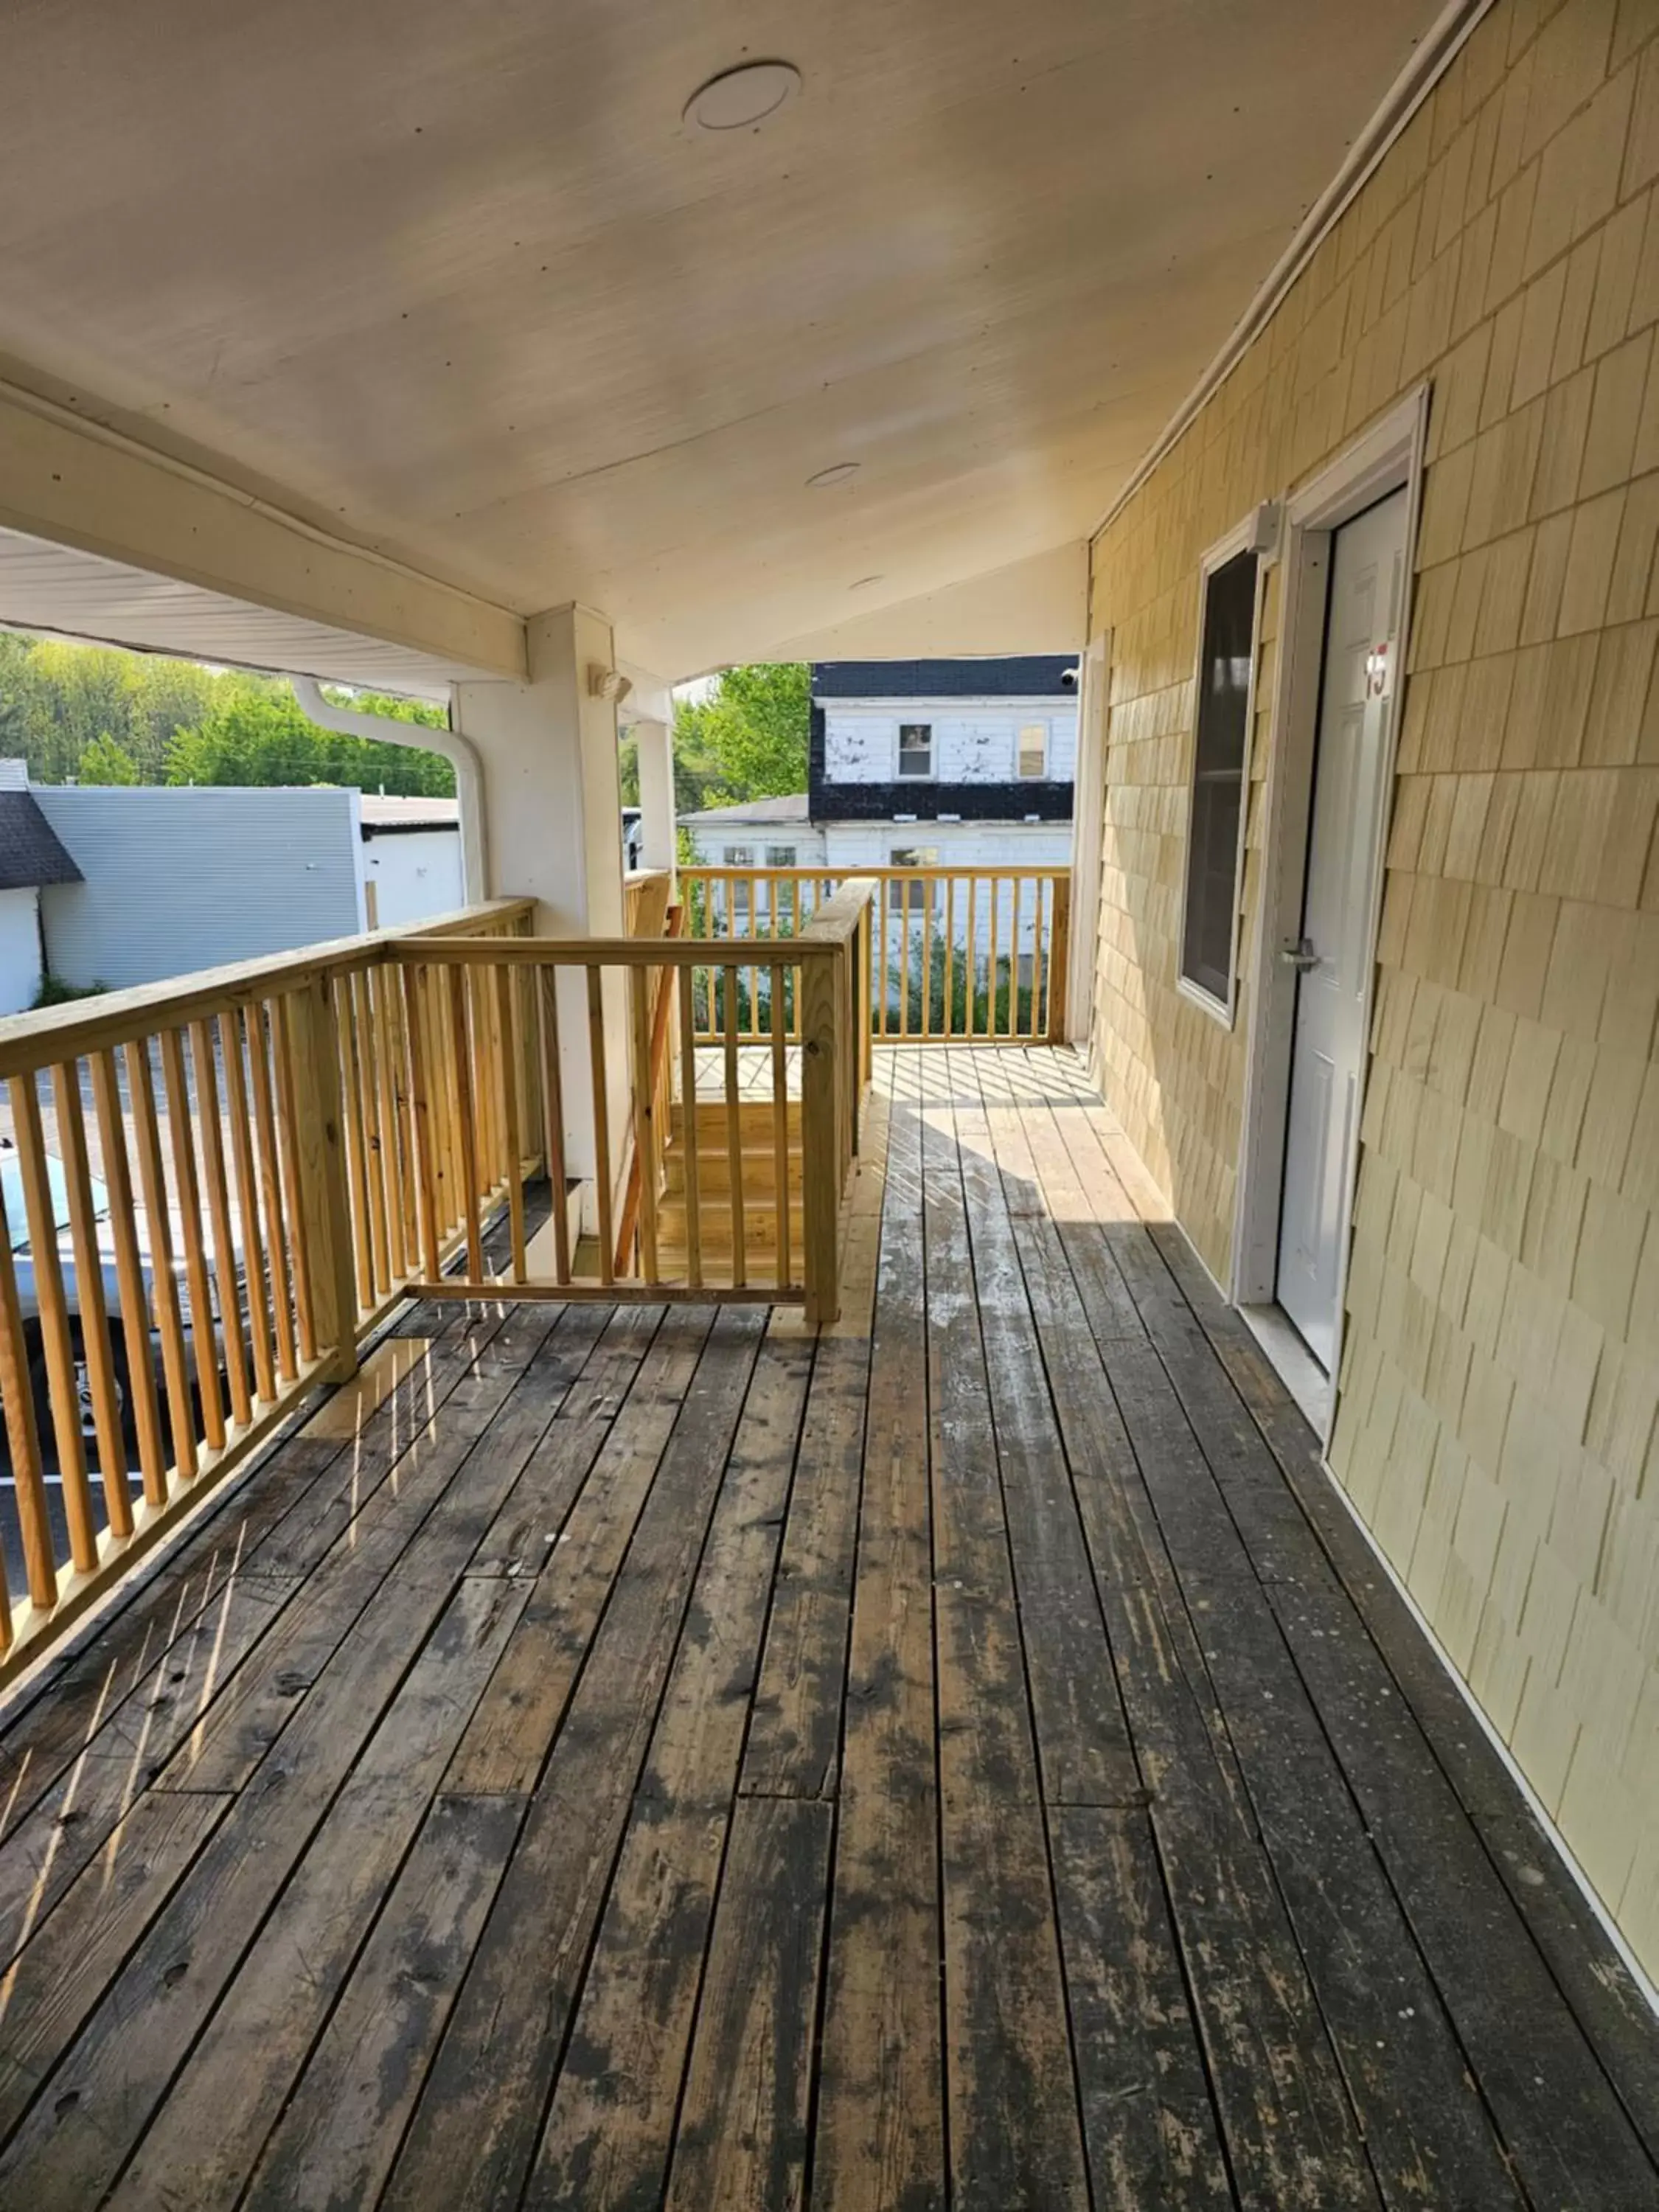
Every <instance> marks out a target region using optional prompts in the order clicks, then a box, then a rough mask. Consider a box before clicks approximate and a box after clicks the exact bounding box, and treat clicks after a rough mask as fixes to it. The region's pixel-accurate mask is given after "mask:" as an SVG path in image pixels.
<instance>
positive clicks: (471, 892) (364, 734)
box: [293, 676, 490, 906]
mask: <svg viewBox="0 0 1659 2212" xmlns="http://www.w3.org/2000/svg"><path fill="white" fill-rule="evenodd" d="M293 680H294V696H295V698H296V699H297V700H298V701H299V702H300V708H301V713H303V714H305V715H306V716H307V718H308V719H309V720H312V721H313V722H315V723H317V724H319V726H320V727H322V728H323V729H325V730H334V731H337V732H338V733H339V735H340V736H341V737H343V738H369V739H371V740H372V741H373V742H374V744H382V745H409V746H411V747H412V748H413V749H414V750H416V751H417V752H427V753H441V754H442V756H443V757H444V758H445V759H446V760H447V761H448V762H450V763H452V764H453V768H454V770H455V790H456V794H457V796H458V798H459V800H460V807H461V895H462V897H463V899H464V900H465V903H466V904H467V905H468V906H482V905H483V903H484V902H485V901H486V900H487V899H488V898H489V896H490V890H489V847H488V845H487V843H486V842H485V837H484V768H483V756H482V755H481V754H480V752H479V750H478V748H477V745H475V744H473V742H472V740H471V738H469V737H468V736H467V735H466V733H465V731H463V730H456V729H446V730H433V729H428V727H427V726H426V725H425V724H424V723H423V722H398V721H394V720H392V717H391V716H390V715H389V714H360V713H359V712H358V711H357V710H356V708H352V707H336V706H334V705H332V704H331V702H330V701H328V700H326V699H325V698H324V696H323V689H322V686H321V684H319V683H318V681H317V679H316V678H315V677H314V676H296V677H295V678H294V679H293Z"/></svg>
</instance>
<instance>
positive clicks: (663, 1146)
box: [0, 882, 876, 1681]
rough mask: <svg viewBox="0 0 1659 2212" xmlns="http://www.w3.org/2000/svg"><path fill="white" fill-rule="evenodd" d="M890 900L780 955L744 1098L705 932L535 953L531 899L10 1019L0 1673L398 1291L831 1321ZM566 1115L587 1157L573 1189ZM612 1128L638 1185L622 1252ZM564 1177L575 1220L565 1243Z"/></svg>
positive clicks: (838, 911) (150, 1535)
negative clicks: (788, 1012)
mask: <svg viewBox="0 0 1659 2212" xmlns="http://www.w3.org/2000/svg"><path fill="white" fill-rule="evenodd" d="M875 890H876V886H875V885H874V884H872V883H869V882H866V883H864V884H848V885H847V886H845V887H844V888H843V890H842V893H841V894H840V895H839V896H837V897H836V898H835V899H833V900H830V901H828V902H825V903H824V905H823V908H821V910H820V912H819V914H818V915H817V918H816V919H815V921H813V922H812V924H811V927H808V928H807V929H805V931H804V932H803V933H802V934H801V935H800V936H799V937H798V938H796V939H793V940H792V941H791V942H789V943H788V944H787V945H778V946H777V947H776V948H775V951H772V950H769V954H768V957H767V961H766V963H765V964H766V972H767V977H768V1003H769V1006H771V1008H772V1009H773V1010H774V1018H773V1022H772V1026H771V1029H770V1031H769V1036H768V1038H767V1040H766V1042H767V1052H766V1054H765V1055H764V1064H765V1068H766V1073H767V1076H768V1081H767V1082H766V1084H765V1085H763V1086H762V1087H761V1089H760V1090H759V1091H757V1092H756V1093H755V1094H754V1095H748V1096H746V1095H745V1086H746V1085H749V1084H750V1081H751V1079H752V1077H753V1073H754V1066H753V1063H754V1061H755V1058H756V1055H755V1054H753V1053H752V1052H748V1053H744V1051H743V1050H742V1046H743V1044H744V1042H753V1040H752V1038H750V1039H746V1040H745V1039H741V1038H740V1037H739V1036H738V1030H737V1028H736V1025H735V1018H736V1012H737V1008H738V990H737V983H736V963H733V962H732V961H731V960H730V958H729V957H728V947H727V946H726V945H725V944H723V943H721V944H711V943H708V942H699V941H696V940H690V939H678V938H675V939H670V938H665V937H660V936H659V937H649V936H647V937H641V938H637V939H635V938H623V939H615V940H603V939H582V940H576V941H573V940H552V939H535V938H531V937H529V936H528V935H526V931H527V930H528V928H529V927H530V923H531V918H532V906H531V904H530V902H528V901H524V900H501V901H497V902H494V903H493V904H492V905H490V906H489V907H486V908H471V909H469V910H467V911H466V912H465V913H463V914H460V915H452V916H449V917H447V918H444V919H443V920H441V921H438V922H435V923H432V924H428V925H427V926H426V927H424V928H422V929H419V930H413V931H401V932H380V933H372V934H370V935H368V936H363V937H357V938H350V939H341V940H339V941H337V942H336V943H333V944H330V945H313V946H309V947H307V948H306V949H305V950H304V951H301V952H297V953H294V954H289V955H283V956H281V957H276V958H274V959H269V960H263V961H254V962H250V963H243V964H241V965H239V966H236V967H233V968H225V969H215V970H211V971H209V972H206V973H204V974H199V975H189V976H185V977H182V978H179V979H178V980H176V981H171V982H168V983H165V984H158V985H153V986H146V987H143V988H140V989H137V990H130V991H124V992H118V993H115V994H110V995H107V996H106V997H102V998H100V999H98V1000H91V1001H84V1002H81V1003H77V1004H76V1005H73V1006H65V1007H62V1008H58V1009H56V1010H54V1011H52V1012H46V1013H41V1014H37V1015H27V1016H19V1017H15V1018H11V1019H9V1020H0V1085H3V1092H4V1106H5V1113H4V1115H3V1116H0V1137H3V1138H4V1139H5V1145H6V1148H5V1149H4V1150H3V1151H0V1164H3V1169H4V1175H3V1181H0V1403H3V1415H4V1427H5V1438H6V1457H7V1462H8V1464H7V1468H6V1470H5V1472H6V1473H7V1474H9V1484H0V1537H3V1538H4V1539H5V1541H4V1543H3V1544H0V1681H3V1680H5V1679H7V1678H8V1677H9V1675H11V1674H14V1673H15V1671H16V1670H17V1669H18V1668H20V1667H21V1666H22V1665H25V1664H27V1663H29V1662H32V1660H33V1658H34V1657H35V1656H38V1654H39V1653H40V1651H41V1650H44V1649H46V1647H47V1646H48V1644H50V1643H51V1642H52V1641H53V1640H54V1639H55V1638H57V1637H58V1636H59V1635H61V1634H62V1633H64V1632H65V1631H66V1630H67V1629H68V1628H69V1626H70V1625H71V1623H72V1622H73V1621H74V1620H75V1619H76V1617H77V1616H78V1614H79V1613H81V1612H82V1610H83V1609H84V1607H85V1606H86V1605H87V1604H88V1603H89V1602H90V1601H92V1600H93V1599H94V1598H95V1597H96V1596H97V1595H99V1594H100V1592H101V1591H102V1590H104V1589H106V1588H107V1587H108V1586H109V1584H110V1583H111V1582H112V1580H113V1579H114V1578H115V1577H117V1576H118V1575H119V1574H120V1573H122V1572H123V1571H125V1568H126V1567H127V1566H128V1565H130V1564H131V1562H132V1561H133V1560H135V1559H137V1557H138V1556H139V1555H140V1554H141V1553H143V1552H144V1551H146V1550H148V1549H149V1547H152V1546H153V1545H155V1544H156V1543H157V1542H158V1541H161V1540H163V1539H164V1538H165V1536H166V1534H167V1532H168V1530H169V1529H170V1528H172V1527H173V1525H174V1524H175V1523H176V1522H178V1520H179V1518H180V1517H181V1516H183V1515H184V1514H185V1512H186V1511H188V1510H190V1508H191V1505H192V1504H193V1503H194V1501H195V1500H196V1499H197V1498H199V1497H200V1496H201V1495H202V1494H203V1492H204V1490H205V1489H206V1488H207V1487H208V1486H210V1484H212V1483H213V1482H214V1481H215V1480H217V1479H218V1478H220V1477H222V1476H223V1475H224V1474H227V1473H228V1471H229V1470H230V1469H231V1468H234V1466H235V1465H236V1464H237V1463H238V1462H240V1461H241V1460H243V1459H245V1458H246V1455H248V1453H249V1452H250V1451H251V1450H252V1449H254V1448H255V1447H256V1446H257V1445H258V1443H260V1442H261V1441H262V1440H263V1439H264V1438H265V1437H268V1436H269V1435H270V1432H271V1431H272V1429H273V1428H274V1427H275V1426H276V1424H278V1423H279V1422H280V1421H282V1420H283V1419H285V1418H286V1417H287V1416H288V1414H289V1412H290V1411H291V1410H292V1408H293V1407H294V1406H295V1402H296V1401H297V1400H298V1398H299V1396H300V1395H301V1393H302V1392H304V1391H305V1390H306V1389H307V1388H308V1387H310V1386H311V1385H313V1383H319V1382H324V1381H332V1380H341V1379H344V1378H345V1377H347V1376H349V1375H350V1374H352V1373H353V1372H354V1371H355V1369H356V1357H357V1346H358V1344H359V1343H360V1341H361V1340H362V1336H363V1334H365V1332H366V1331H367V1330H368V1329H369V1328H372V1327H374V1325H375V1323H376V1322H378V1321H379V1320H380V1318H381V1316H384V1315H385V1314H386V1312H387V1311H388V1310H389V1309H390V1307H391V1306H392V1304H394V1303H395V1302H396V1301H397V1300H398V1299H399V1298H401V1297H405V1296H408V1295H410V1294H415V1293H418V1294H422V1295H430V1296H434V1297H469V1296H470V1297H478V1296H480V1295H488V1296H490V1297H501V1296H507V1297H557V1298H584V1297H602V1298H605V1299H607V1300H613V1301H620V1300H623V1299H629V1298H632V1299H647V1298H648V1299H651V1300H657V1299H674V1298H688V1299H690V1298H699V1299H701V1298H708V1299H714V1300H721V1299H730V1298H744V1299H751V1300H756V1301H763V1302H767V1303H772V1302H799V1303H802V1304H804V1305H805V1308H806V1310H807V1314H808V1316H809V1318H811V1319H815V1320H827V1319H830V1318H833V1317H834V1316H835V1314H836V1311H837V1308H838V1297H839V1287H838V1286H839V1266H840V1236H841V1227H840V1215H841V1207H842V1194H843V1192H844V1190H845V1188H846V1184H847V1180H848V1173H849V1170H850V1167H851V1164H852V1161H853V1158H854V1152H855V1151H856V1147H857V1143H858V1120H859V1104H860V1098H861V1096H862V1090H863V1085H864V1084H865V1082H866V1080H867V1076H868V1028H869V1024H868V1009H867V976H868V973H869V937H870V930H871V924H872V899H873V897H874V894H875ZM653 898H654V895H653ZM654 910H655V911H657V912H658V913H660V909H659V908H655V909H654ZM635 918H636V919H637V920H639V921H641V926H642V927H645V926H647V925H648V921H649V913H648V912H647V909H646V908H640V909H637V910H636V915H635ZM659 926H660V923H659ZM700 972H701V973H703V974H712V975H714V977H715V978H716V979H717V983H716V987H717V989H718V991H719V993H720V995H721V1003H722V1005H723V1006H725V1007H726V1009H727V1012H728V1016H729V1018H728V1021H727V1024H726V1030H725V1032H724V1034H723V1036H722V1038H721V1041H720V1052H719V1054H711V1053H709V1052H708V1050H707V1049H706V1048H705V1049H704V1050H702V1052H701V1053H700V1051H699V1047H698V1039H697V1035H696V1022H695V1019H694V1011H693V993H694V984H695V979H696V975H698V974H699V973H700ZM665 1007H666V1009H667V1012H666V1015H665V1012H664V1009H665ZM786 1008H793V1009H794V1010H795V1011H796V1012H797V1015H798V1019H797V1021H796V1024H795V1026H796V1030H797V1032H798V1043H797V1044H795V1045H792V1043H791V1042H790V1040H789V1038H788V1037H787V1036H786V1034H785V1030H784V1024H783V1017H784V1012H785V1009H786ZM621 1038H625V1039H626V1040H627V1046H626V1048H625V1049H622V1050H618V1049H617V1042H616V1041H617V1039H621ZM665 1038H666V1039H667V1040H668V1041H669V1042H668V1047H667V1049H666V1051H665V1049H664V1044H663V1040H664V1039H665ZM793 1060H798V1061H799V1096H798V1097H797V1096H795V1095H793V1088H792V1081H791V1074H792V1062H793ZM710 1063H713V1064H714V1079H712V1081H711V1068H710ZM576 1099H580V1102H581V1105H582V1107H583V1109H584V1110H583V1111H581V1112H580V1113H578V1114H576V1115H574V1116H571V1117H569V1120H570V1125H571V1127H582V1128H583V1129H584V1131H585V1132H587V1133H589V1134H591V1138H592V1145H593V1156H592V1158H584V1159H583V1160H582V1161H581V1162H580V1163H577V1164H576V1165H577V1169H578V1173H577V1174H576V1175H574V1176H573V1175H572V1174H571V1173H570V1171H569V1170H570V1167H571V1164H572V1162H571V1150H572V1138H571V1128H570V1127H567V1120H568V1116H567V1102H568V1101H574V1100H576ZM757 1109H758V1110H757ZM590 1113H591V1131H589V1129H588V1124H589V1121H590ZM5 1121H9V1132H8V1131H6V1129H5V1128H4V1126H3V1124H4V1122H5ZM757 1122H758V1123H759V1124H760V1125H761V1127H760V1130H759V1132H758V1135H757ZM625 1127H626V1128H628V1129H629V1131H630V1132H631V1136H632V1140H633V1152H634V1156H635V1158H636V1159H637V1161H638V1162H639V1163H640V1164H641V1165H640V1173H639V1176H638V1179H637V1196H636V1200H635V1213H636V1225H635V1229H634V1231H633V1233H632V1236H631V1237H630V1238H629V1239H624V1240H621V1249H618V1237H617V1230H618V1226H619V1223H618V1220H617V1206H616V1199H617V1194H618V1179H617V1169H618V1168H619V1167H620V1166H621V1165H622V1164H623V1154H624V1150H625V1148H624V1147H623V1146H622V1145H621V1144H620V1143H619V1142H617V1141H615V1139H617V1138H619V1137H620V1136H621V1133H622V1132H623V1129H624V1128H625ZM676 1139H678V1150H676ZM671 1173H677V1174H679V1175H681V1176H683V1177H684V1184H683V1187H682V1188H681V1189H680V1190H679V1191H678V1193H677V1192H676V1191H675V1190H674V1188H672V1185H671ZM543 1176H545V1178H546V1182H547V1184H548V1186H549V1188H548V1208H547V1212H548V1218H547V1221H546V1224H545V1225H544V1228H543V1229H542V1230H541V1231H538V1232H534V1233H532V1228H531V1222H530V1211H531V1207H530V1199H531V1194H532V1190H535V1191H536V1192H537V1194H538V1196H539V1186H538V1178H540V1177H543ZM700 1177H701V1178H702V1179H703V1180H704V1181H706V1182H707V1183H708V1185H709V1187H710V1188H709V1189H708V1190H707V1191H703V1192H700V1190H699V1180H700ZM584 1178H586V1182H587V1188H588V1189H589V1192H590V1196H591V1210H592V1214H593V1216H594V1218H593V1220H592V1223H591V1225H590V1224H587V1223H582V1224H575V1225H573V1223H572V1221H571V1219H570V1213H569V1208H568V1204H567V1195H568V1191H569V1190H570V1189H571V1188H572V1187H573V1186H574V1184H575V1183H577V1182H580V1181H582V1180H583V1179H584ZM797 1186H799V1191H800V1212H799V1224H797V1220H796V1217H795V1210H794V1206H793V1193H794V1190H795V1188H797ZM625 1195H626V1194H625V1188H624V1190H623V1197H624V1199H625ZM676 1207H678V1220H679V1222H680V1225H681V1230H682V1234H681V1236H680V1239H679V1243H678V1245H676V1244H675V1243H674V1242H673V1238H672V1237H671V1222H672V1219H673V1218H674V1217H675V1209H676ZM722 1224H724V1226H722ZM716 1248H718V1249H716ZM492 1255H499V1256H492ZM8 1555H9V1556H10V1557H11V1559H12V1560H13V1563H14V1566H15V1570H16V1571H14V1572H11V1573H8V1572H7V1571H6V1568H5V1559H6V1557H7V1556H8Z"/></svg>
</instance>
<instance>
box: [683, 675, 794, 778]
mask: <svg viewBox="0 0 1659 2212" xmlns="http://www.w3.org/2000/svg"><path fill="white" fill-rule="evenodd" d="M811 706H812V692H811V671H810V670H809V669H808V667H807V665H806V663H805V661H756V662H752V663H750V664H747V665H742V666H739V667H736V668H728V669H727V670H726V672H725V673H724V675H722V676H721V677H720V678H719V679H718V680H717V682H716V684H715V685H714V690H712V691H711V692H710V693H709V696H708V698H706V699H702V700H689V699H676V701H675V702H674V803H675V805H676V806H677V807H678V810H679V811H680V812H681V813H683V814H688V813H691V812H694V811H696V810H698V809H700V808H702V807H705V806H728V805H735V804H736V803H737V802H738V800H740V799H778V798H781V797H784V796H785V795H787V793H790V792H796V791H805V788H806V745H807V733H808V730H809V727H810V726H811Z"/></svg>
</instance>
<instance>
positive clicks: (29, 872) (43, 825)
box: [0, 791, 84, 891]
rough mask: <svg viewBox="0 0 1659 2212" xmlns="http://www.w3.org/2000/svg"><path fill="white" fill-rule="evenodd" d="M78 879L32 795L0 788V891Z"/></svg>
mask: <svg viewBox="0 0 1659 2212" xmlns="http://www.w3.org/2000/svg"><path fill="white" fill-rule="evenodd" d="M82 881H84V878H83V877H82V873H81V871H80V870H79V868H77V867H76V865H75V863H74V861H73V860H71V859H70V856H69V854H68V853H67V852H65V850H64V847H63V845H62V844H61V843H60V842H59V840H58V832H57V831H56V830H55V829H53V828H52V824H51V823H50V822H48V821H47V819H46V816H45V815H44V814H43V813H42V812H41V811H40V805H39V802H38V801H37V800H36V799H35V797H34V794H33V793H32V792H27V791H0V890H6V891H16V890H25V889H26V888H28V887H30V886H34V885H39V884H78V883H81V882H82Z"/></svg>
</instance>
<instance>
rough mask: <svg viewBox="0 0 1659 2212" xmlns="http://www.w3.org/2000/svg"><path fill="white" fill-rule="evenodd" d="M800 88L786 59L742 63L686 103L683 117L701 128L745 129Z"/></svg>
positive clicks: (797, 76)
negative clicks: (781, 60) (782, 60)
mask: <svg viewBox="0 0 1659 2212" xmlns="http://www.w3.org/2000/svg"><path fill="white" fill-rule="evenodd" d="M799 90H800V71H799V70H798V69H796V68H794V67H793V65H792V64H790V63H788V62H744V63H742V64H739V66H738V68H736V69H729V70H721V72H720V75H719V76H711V77H710V78H709V80H708V83H707V84H705V85H703V86H702V87H701V88H699V89H698V90H697V91H696V92H694V93H693V94H692V95H691V97H690V100H687V102H686V103H685V120H686V121H687V122H688V123H695V124H696V125H697V127H698V128H699V129H700V130H702V131H746V130H748V129H750V127H751V126H752V125H755V124H757V123H763V122H764V121H765V120H766V118H767V117H768V116H769V115H775V114H776V113H777V112H778V110H779V108H781V106H783V104H784V102H785V101H786V100H793V98H794V96H795V94H797V93H798V92H799Z"/></svg>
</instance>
